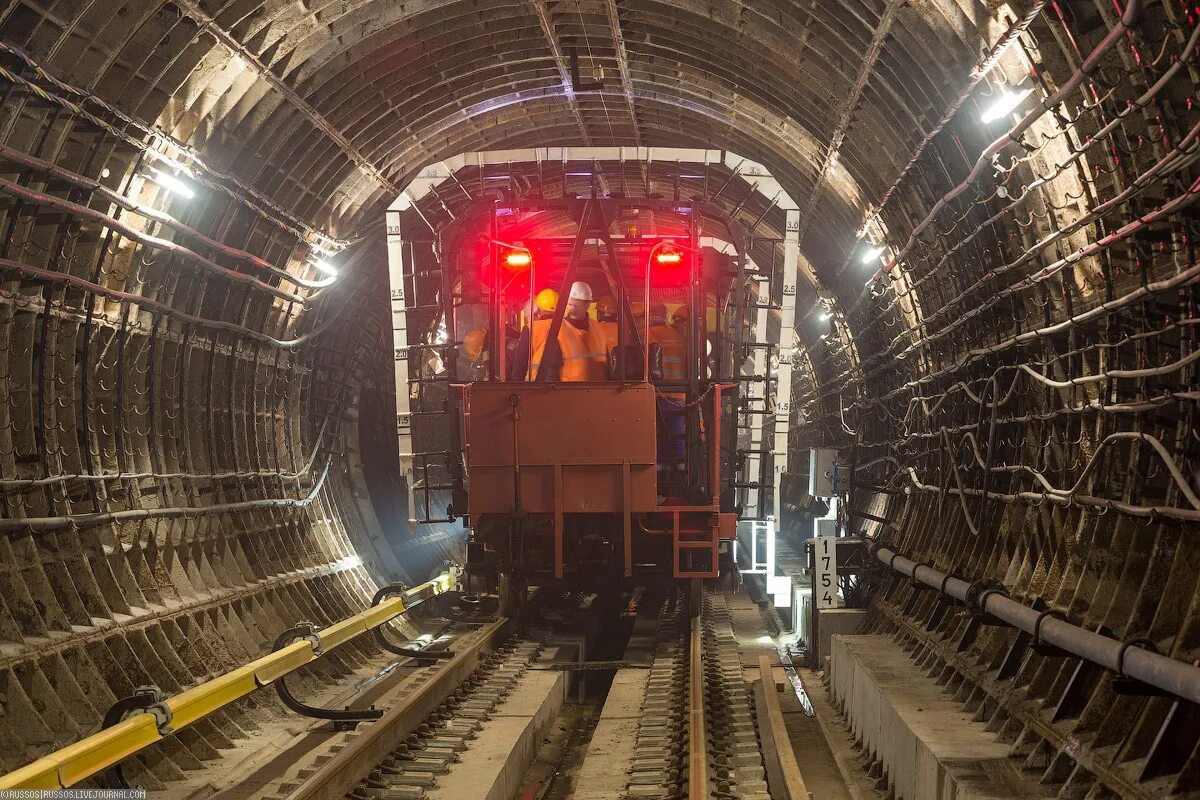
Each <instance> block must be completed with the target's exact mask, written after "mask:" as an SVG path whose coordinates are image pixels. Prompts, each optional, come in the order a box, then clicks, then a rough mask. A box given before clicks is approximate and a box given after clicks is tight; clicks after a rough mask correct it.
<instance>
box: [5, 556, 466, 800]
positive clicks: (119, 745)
mask: <svg viewBox="0 0 1200 800" xmlns="http://www.w3.org/2000/svg"><path fill="white" fill-rule="evenodd" d="M453 582H454V578H453V576H452V575H451V574H450V573H448V572H446V573H443V574H441V575H439V576H438V577H436V578H434V579H433V580H431V581H428V582H426V583H423V584H421V585H420V586H415V587H413V588H412V589H409V590H408V591H406V592H404V594H402V595H397V596H395V597H390V598H388V599H387V600H384V601H383V602H382V603H380V604H379V605H377V606H371V607H370V608H367V609H365V610H363V611H360V612H359V613H357V614H355V615H354V616H351V617H347V618H346V619H344V620H341V621H340V622H335V623H334V624H332V625H330V626H328V627H326V628H323V629H321V630H320V631H318V632H317V638H318V640H319V641H320V644H319V646H318V647H317V651H319V653H320V654H324V653H327V652H328V651H330V650H332V649H334V648H335V647H337V646H339V645H342V644H345V643H346V642H348V641H350V640H351V639H353V638H354V637H356V636H359V635H360V634H363V633H365V632H367V631H369V630H371V629H372V628H377V627H379V626H380V625H382V624H383V623H385V622H387V621H388V620H390V619H392V618H393V617H395V616H396V615H397V614H401V613H403V612H404V611H405V609H406V608H408V606H407V605H406V604H405V601H409V602H412V601H413V600H414V599H418V600H420V599H424V598H425V597H431V596H433V595H436V594H441V593H442V592H445V591H449V589H450V588H451V587H452V586H453ZM317 658H320V655H319V654H318V652H315V651H314V649H313V643H312V642H311V641H310V640H308V639H300V640H297V641H295V642H292V643H291V644H289V645H288V646H287V647H284V648H281V649H279V650H276V651H275V652H273V653H268V654H267V655H265V656H263V657H262V658H258V659H255V660H254V661H251V662H250V663H249V664H244V665H242V666H240V667H238V668H237V669H235V670H232V671H230V672H226V673H225V674H224V675H221V676H220V677H217V678H213V679H212V680H210V681H205V682H204V683H201V684H199V685H198V686H193V687H192V688H191V689H187V690H185V691H182V692H180V693H179V694H177V695H174V696H172V697H168V698H167V699H166V700H165V701H164V704H165V705H166V707H167V709H168V710H169V711H170V713H171V723H170V730H168V731H167V732H166V733H165V734H163V733H160V732H159V730H158V723H157V720H156V718H155V716H154V715H153V714H148V713H141V714H135V715H133V716H130V717H127V718H126V719H124V720H123V721H121V722H119V723H117V724H116V725H113V726H112V727H110V728H105V729H104V730H102V731H99V732H97V733H94V734H92V735H91V736H88V737H86V738H84V739H80V740H79V741H78V742H75V743H73V744H69V745H67V746H66V747H64V748H62V749H60V750H56V751H54V752H53V753H50V754H48V755H45V756H42V757H41V758H39V759H38V760H37V761H34V762H33V763H32V764H27V765H26V766H24V767H21V768H20V769H18V770H15V771H13V772H10V773H8V774H7V775H0V790H4V789H65V788H67V787H68V786H72V785H74V784H76V783H78V782H79V781H81V780H83V779H84V778H87V777H89V776H91V775H95V774H96V773H98V772H102V771H104V770H106V769H108V768H109V767H111V766H113V765H114V764H119V763H120V762H121V761H123V760H125V759H126V758H129V756H131V755H133V754H134V753H136V752H138V751H139V750H142V749H143V748H145V747H148V746H150V745H152V744H154V743H155V742H158V741H161V740H162V739H164V738H166V737H167V736H170V735H171V734H172V733H174V732H175V731H177V730H179V729H180V728H183V727H186V726H188V725H191V724H192V723H193V722H195V721H196V720H198V719H203V718H204V717H206V716H208V715H209V714H211V713H213V712H214V711H217V710H218V709H221V708H223V707H225V706H227V705H229V704H230V703H232V702H233V701H234V700H238V699H240V698H242V697H245V696H246V695H248V694H250V693H251V692H253V691H254V690H256V689H259V688H261V687H263V686H266V685H267V684H269V683H271V681H274V680H276V679H278V678H279V677H281V676H283V675H287V674H288V673H290V672H294V671H295V670H297V669H299V668H300V667H302V666H304V665H305V664H307V663H309V662H310V661H314V660H316V659H317Z"/></svg>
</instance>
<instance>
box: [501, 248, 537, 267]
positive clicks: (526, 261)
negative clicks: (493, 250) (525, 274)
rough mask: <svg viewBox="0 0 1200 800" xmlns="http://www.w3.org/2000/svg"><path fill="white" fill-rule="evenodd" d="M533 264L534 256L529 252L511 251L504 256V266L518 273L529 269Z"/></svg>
mask: <svg viewBox="0 0 1200 800" xmlns="http://www.w3.org/2000/svg"><path fill="white" fill-rule="evenodd" d="M532 264H533V254H532V253H530V252H529V251H528V250H509V251H508V252H507V253H505V254H504V266H506V267H508V268H509V269H510V270H512V271H514V272H517V271H520V270H526V269H529V267H530V265H532Z"/></svg>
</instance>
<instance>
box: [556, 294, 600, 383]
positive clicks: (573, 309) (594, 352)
mask: <svg viewBox="0 0 1200 800" xmlns="http://www.w3.org/2000/svg"><path fill="white" fill-rule="evenodd" d="M592 300H593V298H592V287H591V286H589V285H588V284H587V283H584V282H583V281H575V282H574V283H572V284H571V293H570V294H568V295H567V311H566V316H565V318H564V319H563V323H562V328H561V329H560V330H559V332H558V344H559V347H560V348H561V350H562V369H561V371H560V373H559V376H558V377H559V380H563V381H602V380H604V379H605V378H606V377H607V376H608V349H607V347H606V346H605V338H604V331H603V330H602V329H601V327H600V325H599V323H597V322H596V321H594V320H592V319H590V318H589V317H588V308H589V307H590V306H591V304H592Z"/></svg>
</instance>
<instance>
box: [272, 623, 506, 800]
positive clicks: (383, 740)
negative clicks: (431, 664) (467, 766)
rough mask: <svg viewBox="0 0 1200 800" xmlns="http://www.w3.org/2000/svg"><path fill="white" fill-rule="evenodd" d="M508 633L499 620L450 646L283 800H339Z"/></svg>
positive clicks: (411, 730)
mask: <svg viewBox="0 0 1200 800" xmlns="http://www.w3.org/2000/svg"><path fill="white" fill-rule="evenodd" d="M510 633H511V625H510V623H509V620H508V619H506V618H503V617H502V618H501V619H499V620H497V621H496V622H492V623H489V624H488V625H487V626H485V627H484V628H482V629H481V630H480V631H479V636H478V638H477V639H476V640H475V641H473V642H472V643H471V644H469V645H467V646H466V647H462V646H457V645H456V646H455V648H454V657H453V658H451V659H450V660H448V661H446V662H444V663H443V664H441V665H440V666H439V667H438V668H437V672H435V673H434V674H433V675H432V676H430V678H429V680H427V681H425V682H423V683H422V684H421V685H420V686H418V687H417V688H416V689H415V690H413V691H412V692H410V693H409V694H407V695H405V697H404V698H403V699H402V700H401V701H400V703H399V705H397V706H394V707H393V708H391V709H389V710H388V711H386V712H385V713H384V715H383V716H382V717H380V718H379V720H378V721H377V722H374V723H372V724H371V726H370V727H368V728H365V729H364V730H363V732H362V733H361V734H359V735H358V736H356V737H354V738H353V739H352V740H351V741H350V742H349V744H347V745H346V747H345V748H343V749H342V750H340V751H338V753H337V755H335V756H334V757H333V758H331V759H330V760H329V761H326V762H325V763H324V764H322V765H321V767H320V768H318V769H317V771H316V772H314V773H313V774H312V775H311V776H309V777H308V778H307V779H306V780H305V781H304V782H303V783H301V784H300V785H299V786H297V787H296V788H295V789H293V790H292V791H291V792H290V793H289V794H288V795H287V797H286V799H285V800H334V799H335V798H342V797H345V796H346V794H347V793H348V792H350V791H351V790H352V789H353V788H354V787H355V785H356V784H358V783H359V782H360V781H361V780H362V779H363V778H365V777H367V776H368V775H369V774H370V773H371V771H372V770H373V769H374V768H375V767H376V766H377V765H378V764H379V763H380V762H381V761H383V760H384V759H385V758H387V757H388V755H389V754H391V753H392V751H394V750H395V749H396V748H397V747H399V746H400V745H401V743H403V742H404V740H405V739H407V738H408V737H409V736H410V735H411V734H412V733H413V732H414V731H416V730H417V728H418V727H420V726H421V725H422V724H424V721H425V719H426V717H428V716H429V715H430V714H432V713H433V712H434V711H435V710H436V709H437V707H438V706H439V705H441V704H442V702H443V701H445V700H446V698H448V697H449V696H450V695H451V694H453V693H454V692H455V691H456V690H457V689H458V687H459V686H460V685H461V684H462V683H463V681H465V680H466V679H467V678H468V677H469V676H470V675H471V673H473V672H474V671H475V670H476V669H478V667H479V664H480V662H481V661H482V659H483V656H484V655H485V654H486V653H487V652H488V651H490V650H494V649H496V647H498V646H499V645H500V644H501V643H502V642H503V641H504V640H505V639H506V638H508V636H509V634H510Z"/></svg>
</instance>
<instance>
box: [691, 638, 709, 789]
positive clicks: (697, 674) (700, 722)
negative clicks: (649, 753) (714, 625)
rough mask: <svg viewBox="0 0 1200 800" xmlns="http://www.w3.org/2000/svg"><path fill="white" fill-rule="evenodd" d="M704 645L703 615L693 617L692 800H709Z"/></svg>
mask: <svg viewBox="0 0 1200 800" xmlns="http://www.w3.org/2000/svg"><path fill="white" fill-rule="evenodd" d="M703 645H704V643H703V635H702V631H701V628H700V616H699V615H697V616H695V617H692V637H691V644H690V646H689V654H688V797H689V798H691V800H705V799H706V798H707V797H708V736H707V731H706V730H705V720H704V646H703Z"/></svg>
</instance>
